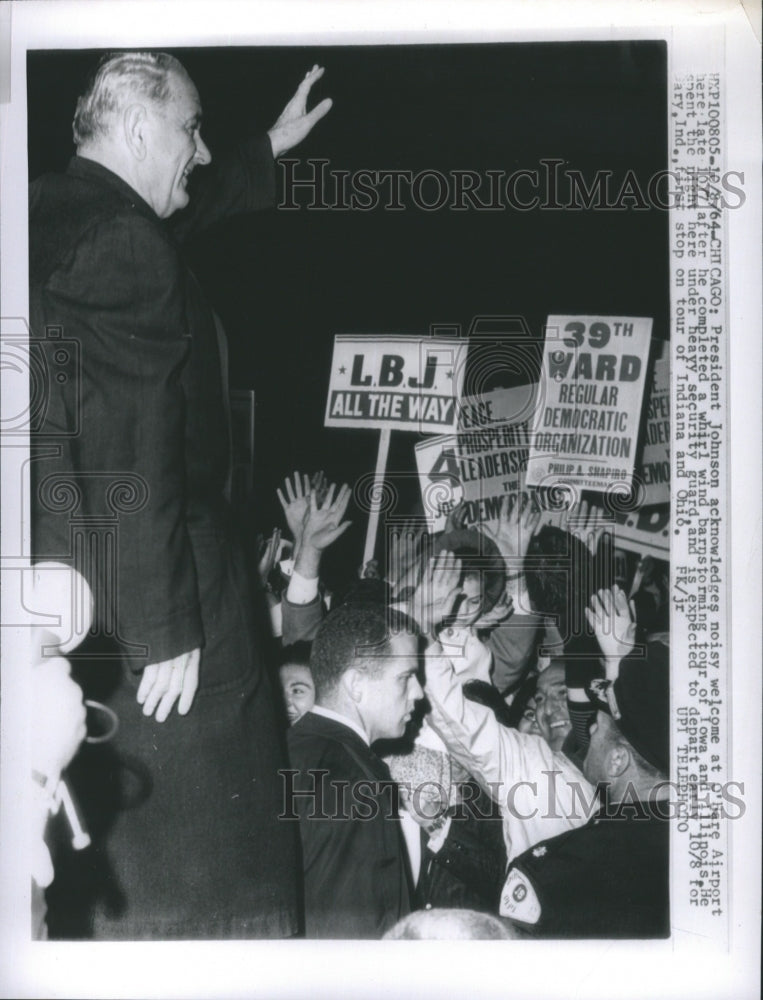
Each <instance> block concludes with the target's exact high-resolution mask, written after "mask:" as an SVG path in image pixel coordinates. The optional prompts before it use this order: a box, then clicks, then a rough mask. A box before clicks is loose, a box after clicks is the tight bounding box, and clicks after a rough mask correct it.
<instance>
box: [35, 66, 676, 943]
mask: <svg viewBox="0 0 763 1000" xmlns="http://www.w3.org/2000/svg"><path fill="white" fill-rule="evenodd" d="M322 72H323V71H322V69H321V68H319V67H317V66H315V67H313V68H312V69H311V70H310V71H308V73H307V74H306V76H305V78H304V80H303V81H302V83H301V84H300V86H299V88H298V89H297V92H296V94H295V96H294V97H293V98H292V100H291V101H290V102H289V103H288V104H287V105H286V108H285V109H284V112H283V114H282V115H281V116H280V117H279V119H278V121H277V122H276V124H275V125H274V126H273V128H272V129H271V130H270V132H269V133H268V134H267V136H264V137H260V138H257V137H254V138H248V139H246V141H245V142H243V143H242V144H241V146H240V148H239V149H238V150H236V151H235V154H234V155H232V156H231V157H229V158H227V159H226V158H224V157H219V158H218V157H215V158H212V156H211V153H210V151H209V149H208V148H207V146H206V145H205V143H204V142H203V140H202V138H201V132H200V128H201V104H200V100H199V96H198V93H197V91H196V89H195V87H194V85H193V83H192V81H191V80H190V78H189V77H188V75H187V73H186V71H185V70H184V68H183V67H182V65H181V64H180V63H179V62H178V61H177V60H176V59H174V57H172V56H168V55H165V54H161V53H119V54H111V55H108V56H107V57H105V59H104V60H103V61H102V62H101V63H100V64H99V66H98V67H97V69H96V71H95V73H94V75H93V78H92V79H91V81H90V82H89V84H88V87H87V89H86V90H85V92H84V93H83V95H82V97H81V98H80V101H79V102H78V105H77V109H76V113H75V118H74V138H75V143H76V146H77V155H76V156H75V157H74V159H73V160H72V163H71V164H70V167H69V169H68V171H67V173H66V174H65V175H50V176H46V177H43V178H40V179H38V180H37V181H35V183H34V184H33V185H32V186H31V190H30V309H31V327H32V332H33V336H35V337H39V338H41V339H47V338H49V337H50V336H52V335H53V334H52V333H51V331H56V330H58V331H59V332H60V331H61V330H62V329H63V330H64V331H65V333H66V335H67V336H68V337H69V338H73V339H76V340H77V342H78V344H79V347H80V356H81V368H80V371H79V373H78V384H77V391H78V395H77V396H76V398H74V397H72V396H71V394H70V393H69V389H68V388H67V387H66V386H65V385H63V383H61V384H55V383H51V386H50V398H49V399H48V400H47V407H46V410H45V413H44V419H43V420H42V422H41V425H40V427H39V428H38V429H37V430H36V431H35V434H34V435H33V441H32V444H33V448H35V449H37V448H38V446H39V450H38V451H36V454H35V459H36V460H35V461H34V462H33V463H32V491H33V493H32V516H33V525H32V527H33V542H32V544H33V552H34V556H35V559H37V560H38V561H39V560H43V559H58V560H61V561H63V562H64V563H66V564H67V565H69V566H73V567H74V568H75V569H77V570H78V571H79V572H80V573H81V574H82V576H83V578H84V579H85V580H86V582H87V584H88V585H89V588H90V590H91V591H92V595H93V624H92V627H91V628H90V629H89V631H88V634H87V636H86V638H85V639H84V641H83V643H82V645H81V646H80V647H79V648H78V649H77V651H76V653H71V654H70V658H71V661H72V671H71V676H70V675H69V673H68V672H67V671H65V670H63V668H61V667H58V668H57V669H58V675H57V678H58V679H57V680H56V679H55V678H53V677H51V684H52V683H53V681H55V682H56V684H58V686H59V687H60V688H61V689H62V690H64V691H65V692H66V693H67V694H66V697H67V698H68V700H69V702H70V708H71V710H70V712H69V722H70V725H69V726H68V728H67V729H66V733H65V734H64V735H63V736H62V740H61V743H62V745H61V747H59V748H58V749H57V750H56V752H55V753H54V754H52V757H51V759H52V761H53V763H52V764H50V766H48V767H46V768H43V769H42V771H40V773H39V774H38V776H37V778H36V780H37V783H38V784H39V785H41V787H42V788H43V791H45V792H46V794H47V792H48V791H50V789H51V787H53V785H55V787H56V788H58V786H59V783H60V776H61V771H62V769H63V768H64V767H66V766H67V764H68V768H67V771H66V785H67V787H68V786H71V789H72V791H73V792H74V793H75V796H74V797H75V799H76V801H77V803H78V811H77V814H76V815H77V816H78V818H77V822H78V823H79V821H80V819H81V820H82V824H83V826H82V829H83V830H86V831H87V838H86V839H87V840H89V841H91V844H90V846H89V847H87V848H86V849H83V850H81V851H79V852H73V851H72V850H71V849H70V846H69V845H67V844H64V845H63V846H62V845H60V844H56V843H55V836H54V834H53V832H51V831H50V830H49V831H48V838H49V841H50V842H51V846H52V847H53V851H52V859H53V860H52V864H53V866H54V867H55V878H52V871H53V868H52V867H50V866H49V865H48V864H47V863H45V864H42V868H43V869H44V871H42V874H40V875H39V880H38V882H37V885H38V889H41V888H43V887H47V894H46V896H47V917H46V921H47V923H46V926H45V929H44V930H43V929H42V928H41V926H40V920H41V917H40V911H38V914H37V924H36V927H37V932H38V933H39V934H40V935H41V936H42V935H43V934H44V933H49V934H50V936H52V937H64V938H65V937H75V938H84V937H93V938H96V939H102V940H103V939H122V940H125V939H126V940H135V939H146V938H148V939H167V938H190V939H193V938H263V937H276V938H284V937H292V936H306V937H308V938H381V937H383V936H384V937H390V938H400V937H416V938H420V937H427V936H433V937H437V936H444V937H447V936H455V937H459V936H471V937H474V936H483V937H490V938H508V937H517V936H521V935H536V936H554V937H557V936H558V937H651V936H664V935H667V934H668V932H669V910H668V874H667V872H668V867H667V866H668V823H667V819H668V816H669V809H668V805H669V803H668V802H667V799H668V785H667V780H666V779H667V775H668V745H669V740H668V654H667V648H668V647H667V641H668V638H667V625H666V622H667V607H666V602H665V591H664V585H663V581H662V575H661V571H660V566H659V565H658V564H657V563H656V562H654V561H648V560H640V561H638V562H636V561H634V559H633V558H630V559H628V558H625V557H623V556H622V553H618V549H617V545H616V538H614V537H613V535H612V532H611V530H609V529H610V528H611V525H608V524H607V522H606V520H605V519H604V518H603V515H602V514H601V512H600V511H598V509H597V508H595V507H593V506H591V505H589V504H581V505H580V507H579V508H578V509H576V510H574V511H569V512H568V513H567V515H566V517H564V518H563V519H562V520H561V522H560V523H558V524H556V525H550V524H547V523H543V518H542V515H541V513H540V511H539V509H537V508H536V506H535V503H534V500H533V498H532V497H530V496H516V497H514V498H512V502H511V503H509V504H507V505H506V506H505V507H504V509H503V511H502V513H501V516H500V517H499V518H498V519H497V520H494V521H492V522H488V523H486V524H483V525H480V526H479V528H466V527H465V526H464V518H463V511H462V510H461V509H459V508H456V509H455V510H454V511H452V512H451V514H450V516H449V523H448V526H447V528H446V530H445V531H444V532H443V533H441V534H439V535H433V534H431V533H430V532H428V531H427V526H426V521H425V519H424V518H423V517H418V518H417V517H416V516H415V514H414V515H412V517H411V519H410V520H408V521H406V522H405V523H402V524H400V525H399V526H398V530H392V529H393V527H394V526H393V525H389V526H388V527H389V528H390V530H389V531H388V532H386V533H385V536H384V537H385V542H387V543H388V544H385V545H383V546H381V548H383V550H384V551H383V553H382V555H381V558H380V560H379V561H378V562H375V563H369V564H368V565H366V566H363V567H361V569H360V570H359V571H353V572H352V573H351V574H350V575H349V578H348V579H347V580H346V583H345V586H344V587H343V588H341V590H340V589H337V588H335V591H336V592H334V593H329V592H328V591H327V589H326V587H325V585H324V583H323V581H322V579H321V566H322V560H323V558H324V554H325V552H326V551H327V549H328V548H329V547H330V546H331V545H332V544H333V543H334V542H335V541H336V540H337V539H338V538H339V537H340V536H341V535H342V534H343V533H344V532H345V531H346V529H347V527H348V524H349V521H348V520H347V514H348V510H349V507H350V502H351V499H352V491H351V489H350V487H349V486H348V485H338V484H335V483H331V482H328V481H327V479H326V476H325V475H324V474H323V473H316V474H314V475H312V476H308V475H305V474H299V473H294V475H293V476H291V477H289V478H287V479H286V480H285V481H284V484H283V488H282V489H281V490H279V499H280V502H281V505H282V508H283V512H284V517H285V530H284V528H283V527H282V526H279V527H278V528H276V529H275V530H274V532H273V534H272V535H271V536H270V537H269V539H268V540H267V542H266V543H264V545H263V550H262V552H261V558H260V562H259V566H258V567H251V566H249V565H248V560H247V552H246V547H245V545H244V544H243V543H242V540H241V537H240V536H239V535H238V534H237V531H236V526H235V523H234V520H233V519H232V517H231V515H230V506H229V503H228V499H227V493H228V488H229V479H228V473H229V459H230V438H229V414H228V407H227V398H228V397H227V374H226V349H225V339H224V334H223V331H222V328H221V324H220V322H219V320H218V318H217V317H216V315H215V313H214V311H213V309H212V307H211V305H210V303H209V302H208V301H207V299H206V297H205V295H204V294H203V291H202V289H201V287H200V285H199V283H198V281H197V279H196V278H195V276H194V275H193V273H192V272H191V271H190V269H189V268H188V266H187V264H186V263H185V259H184V257H183V251H182V245H183V240H184V239H186V238H187V237H189V236H190V235H192V234H193V233H196V232H198V231H199V230H200V229H202V228H204V227H208V226H212V225H214V224H215V223H217V222H219V221H220V220H222V219H224V218H227V217H228V216H230V215H233V214H235V213H242V212H250V211H255V210H257V209H259V208H262V207H266V206H267V205H269V204H272V202H273V197H274V170H273V161H274V158H275V157H277V156H278V155H280V154H281V153H283V152H285V151H286V150H288V149H291V148H293V147H294V146H295V145H296V144H297V143H298V142H299V141H300V140H301V139H302V138H304V136H305V135H306V134H307V133H308V132H309V131H310V130H311V129H312V127H313V126H314V124H315V123H316V122H317V121H318V120H319V119H320V118H321V117H322V116H323V115H324V114H326V113H327V111H328V110H329V108H330V101H328V100H324V101H322V102H321V103H320V104H318V105H317V106H316V107H315V108H314V109H313V110H312V111H308V110H307V101H308V96H309V93H310V90H311V87H312V86H313V84H314V83H315V82H316V81H317V80H318V79H320V77H321V75H322ZM210 161H211V162H210ZM197 167H198V168H204V169H203V171H201V172H200V176H198V178H197V177H196V176H195V177H194V183H193V184H192V183H191V181H190V177H191V173H192V172H194V171H195V170H196V168H197ZM197 180H198V183H196V182H197ZM191 193H193V198H192V197H191ZM64 381H65V380H64ZM286 532H288V533H289V535H290V536H291V537H290V538H287V537H285V535H286ZM285 543H288V545H287V546H286V547H285ZM287 548H288V558H284V556H285V555H286V554H287ZM257 570H259V581H260V584H261V586H258V583H257ZM265 603H266V604H267V606H268V608H269V611H270V616H269V620H270V626H271V627H270V630H271V633H272V634H271V635H270V636H266V635H264V634H263V628H262V624H263V623H262V622H261V620H260V618H261V616H260V611H261V609H262V606H263V605H264V604H265ZM62 671H63V672H62ZM51 672H55V671H52V668H49V669H48V670H47V671H44V672H42V673H40V674H39V676H40V677H43V674H51ZM279 681H280V683H279ZM76 685H80V687H81V689H82V691H84V693H85V697H86V700H87V701H88V702H92V701H93V700H95V701H97V703H98V704H103V705H104V706H105V707H106V709H107V710H108V712H109V713H111V716H112V717H113V718H115V719H117V720H118V723H119V725H118V730H117V731H116V732H115V733H113V734H112V735H113V738H111V739H109V740H108V741H106V742H104V741H97V742H96V745H92V744H88V745H86V746H83V747H82V748H81V749H80V750H79V752H77V753H76V755H74V756H73V754H74V750H75V749H76V744H77V742H78V740H79V739H81V737H82V726H83V719H82V706H81V703H80V701H79V695H78V694H77V691H76ZM50 690H51V691H52V690H53V688H52V687H51V688H50ZM47 705H48V709H49V710H50V711H52V712H55V708H54V706H53V705H52V703H51V700H50V699H48V700H47ZM72 756H73V759H71V758H72ZM70 760H71V763H69V761H70ZM38 770H39V769H38ZM46 802H47V800H46ZM48 805H50V803H48ZM45 815H47V813H46V814H45ZM38 832H39V831H38ZM80 841H81V843H80V846H82V847H84V841H85V838H84V837H81V838H80ZM37 900H38V902H39V901H40V900H39V892H38V893H37Z"/></svg>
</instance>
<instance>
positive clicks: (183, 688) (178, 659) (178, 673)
mask: <svg viewBox="0 0 763 1000" xmlns="http://www.w3.org/2000/svg"><path fill="white" fill-rule="evenodd" d="M200 659H201V650H200V649H192V650H191V651H190V652H189V653H180V655H179V656H175V657H173V659H171V660H164V661H162V662H161V663H150V664H149V665H148V666H147V667H146V668H145V669H144V670H143V678H142V680H141V682H140V687H139V688H138V695H137V701H138V704H139V705H142V706H143V714H144V715H154V712H156V721H157V722H164V720H165V719H166V718H167V716H168V715H169V714H170V712H171V711H172V706H173V705H174V704H175V702H176V701H177V703H178V715H187V714H188V711H189V709H190V707H191V704H192V703H193V698H194V695H195V694H196V688H197V687H198V686H199V660H200ZM178 699H179V700H178Z"/></svg>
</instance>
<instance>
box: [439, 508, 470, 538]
mask: <svg viewBox="0 0 763 1000" xmlns="http://www.w3.org/2000/svg"><path fill="white" fill-rule="evenodd" d="M465 526H466V503H465V502H464V501H463V500H460V501H459V502H458V503H457V504H456V506H455V507H454V508H453V510H451V511H450V512H449V513H448V516H447V517H446V518H445V529H444V534H446V535H448V534H450V532H451V531H460V530H461V529H462V528H464V527H465Z"/></svg>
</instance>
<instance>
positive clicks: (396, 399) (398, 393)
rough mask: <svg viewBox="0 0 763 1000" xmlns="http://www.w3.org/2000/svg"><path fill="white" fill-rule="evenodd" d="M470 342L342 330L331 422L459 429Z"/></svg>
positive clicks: (430, 431)
mask: <svg viewBox="0 0 763 1000" xmlns="http://www.w3.org/2000/svg"><path fill="white" fill-rule="evenodd" d="M467 346H468V342H467V341H466V340H457V339H455V338H454V339H449V338H440V339H438V338H434V337H400V336H375V335H374V336H356V335H348V334H338V335H337V336H336V337H335V338H334V356H333V360H332V363H331V379H330V381H329V393H328V400H327V402H326V417H325V420H324V423H325V426H326V427H378V428H385V427H386V428H389V429H395V430H400V431H419V432H421V433H424V434H444V433H447V432H449V431H453V430H455V426H456V415H457V410H456V403H457V401H458V397H459V395H460V393H461V387H462V385H463V380H464V366H465V362H466V351H467Z"/></svg>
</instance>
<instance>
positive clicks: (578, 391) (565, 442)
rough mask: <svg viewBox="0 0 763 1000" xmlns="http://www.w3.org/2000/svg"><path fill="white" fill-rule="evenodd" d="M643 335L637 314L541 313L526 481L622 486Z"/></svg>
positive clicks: (635, 423)
mask: <svg viewBox="0 0 763 1000" xmlns="http://www.w3.org/2000/svg"><path fill="white" fill-rule="evenodd" d="M651 334H652V320H651V319H647V318H644V317H622V316H617V317H615V316H549V318H548V324H547V329H546V341H545V345H544V352H543V370H542V376H541V378H542V380H543V385H544V389H545V392H544V397H545V399H544V404H543V406H540V407H538V409H537V411H536V415H535V423H534V426H533V434H532V443H531V447H530V457H529V460H528V463H527V477H526V481H527V483H528V484H530V485H533V486H553V485H554V484H555V483H559V482H569V483H573V484H575V485H576V486H578V487H580V488H582V489H589V490H602V491H604V490H606V489H607V487H608V486H610V485H611V484H612V483H626V484H630V481H631V479H632V477H633V468H634V463H635V459H636V445H637V443H638V431H639V421H640V418H641V404H642V398H643V395H644V381H645V377H646V373H647V369H648V362H649V343H650V339H651Z"/></svg>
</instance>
